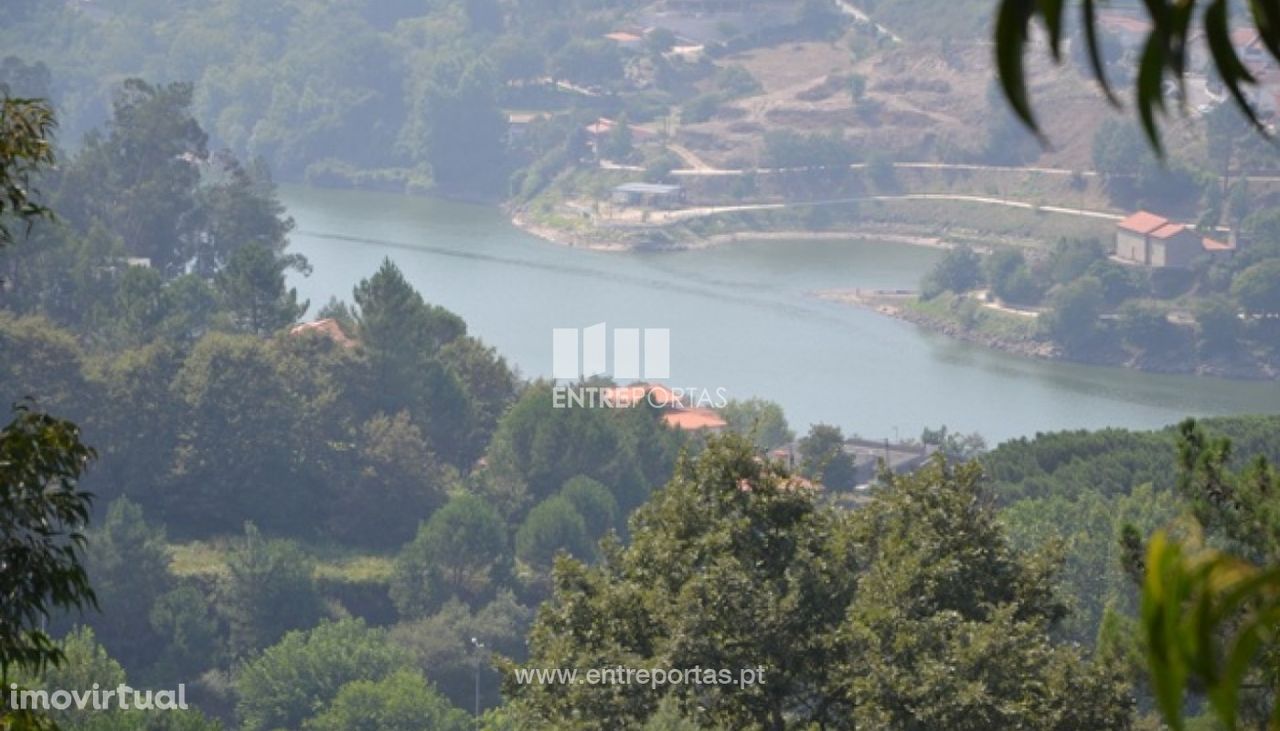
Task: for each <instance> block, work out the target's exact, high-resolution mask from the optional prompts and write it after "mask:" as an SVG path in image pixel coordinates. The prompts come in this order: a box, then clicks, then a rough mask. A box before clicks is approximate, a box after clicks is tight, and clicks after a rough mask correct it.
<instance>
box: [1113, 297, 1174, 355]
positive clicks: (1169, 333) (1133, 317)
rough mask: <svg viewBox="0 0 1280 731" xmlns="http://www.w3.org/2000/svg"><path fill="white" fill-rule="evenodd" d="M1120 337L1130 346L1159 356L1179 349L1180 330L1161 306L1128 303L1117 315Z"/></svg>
mask: <svg viewBox="0 0 1280 731" xmlns="http://www.w3.org/2000/svg"><path fill="white" fill-rule="evenodd" d="M1117 314H1118V315H1119V321H1118V323H1117V325H1118V328H1119V331H1120V336H1121V337H1122V338H1124V341H1125V342H1126V343H1128V344H1129V345H1131V346H1133V347H1135V348H1138V349H1139V350H1143V351H1145V352H1147V353H1148V354H1153V355H1158V354H1161V353H1166V352H1168V351H1169V350H1172V349H1173V348H1175V347H1177V345H1178V342H1179V339H1180V338H1179V335H1178V330H1177V327H1176V326H1175V325H1173V324H1172V323H1170V322H1169V317H1168V313H1166V312H1165V310H1164V309H1163V308H1161V307H1159V306H1154V305H1148V304H1143V303H1140V302H1126V303H1125V304H1124V305H1123V306H1122V307H1121V308H1120V311H1119V312H1118V313H1117Z"/></svg>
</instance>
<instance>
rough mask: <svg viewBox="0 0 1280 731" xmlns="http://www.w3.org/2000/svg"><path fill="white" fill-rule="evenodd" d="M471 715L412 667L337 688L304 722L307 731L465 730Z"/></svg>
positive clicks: (469, 726)
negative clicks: (454, 704) (450, 702)
mask: <svg viewBox="0 0 1280 731" xmlns="http://www.w3.org/2000/svg"><path fill="white" fill-rule="evenodd" d="M472 725H473V724H472V721H471V717H470V716H468V715H467V713H466V712H465V711H463V710H462V709H460V708H457V707H455V706H452V705H450V704H449V701H447V700H445V699H444V698H442V697H441V696H440V694H439V693H437V692H436V690H435V688H432V687H431V684H430V683H428V682H427V681H426V679H425V678H423V677H422V676H421V675H419V674H418V673H416V672H414V671H412V670H399V671H396V672H394V673H392V674H390V675H388V676H387V677H385V678H383V679H382V680H355V681H352V682H350V683H347V684H346V685H344V686H342V688H341V689H340V690H339V691H338V694H337V696H336V697H334V699H333V701H332V702H330V703H329V705H328V706H327V707H326V708H325V709H324V711H322V712H321V713H320V714H318V715H316V716H314V717H312V718H310V719H308V720H307V722H306V723H305V724H304V725H303V728H304V729H306V730H307V731H418V729H424V728H428V729H432V730H433V731H435V729H439V731H467V729H470V728H472Z"/></svg>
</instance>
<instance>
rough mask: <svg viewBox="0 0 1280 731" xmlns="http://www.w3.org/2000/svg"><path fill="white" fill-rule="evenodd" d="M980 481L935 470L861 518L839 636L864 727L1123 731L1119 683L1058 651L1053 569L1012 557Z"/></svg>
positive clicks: (971, 470)
mask: <svg viewBox="0 0 1280 731" xmlns="http://www.w3.org/2000/svg"><path fill="white" fill-rule="evenodd" d="M981 483H982V473H981V469H980V468H979V467H978V466H977V465H976V464H974V463H970V464H967V465H962V466H960V467H956V468H953V467H951V466H948V465H947V464H946V463H945V461H943V460H941V459H935V460H934V461H933V462H932V463H930V464H929V465H928V466H926V467H924V468H923V469H921V470H920V471H918V472H916V473H914V474H913V475H911V476H906V477H903V476H892V477H890V478H889V484H888V485H886V487H885V489H884V490H883V491H881V492H880V493H879V494H878V495H877V499H875V500H874V501H872V503H871V504H870V505H869V506H867V507H865V508H863V509H861V510H859V511H858V513H857V514H856V518H855V520H854V521H853V539H852V540H854V541H855V542H856V543H858V544H860V545H863V546H865V547H866V549H867V550H866V552H865V554H864V555H863V557H862V563H861V566H860V570H861V572H862V576H863V578H862V580H861V581H859V583H858V589H857V592H856V593H855V594H854V596H853V598H852V602H851V604H850V606H849V609H848V615H847V616H848V619H847V622H846V623H845V624H844V626H843V627H842V628H841V635H842V638H843V639H844V640H845V641H846V642H847V643H848V644H847V645H846V650H845V651H846V652H847V653H848V654H847V655H845V657H846V658H847V659H846V660H845V661H844V664H843V668H842V671H843V676H844V677H845V678H846V682H847V683H848V688H849V693H850V696H851V697H852V698H854V699H856V704H855V708H854V711H853V713H854V720H855V722H856V724H857V727H858V728H867V727H873V728H948V729H985V728H1034V729H1075V728H1097V729H1123V728H1128V727H1129V725H1130V723H1131V716H1132V711H1133V708H1132V699H1131V698H1130V697H1129V693H1128V690H1127V688H1126V687H1125V684H1124V683H1123V682H1122V681H1121V678H1120V676H1119V674H1118V672H1117V671H1116V670H1115V669H1112V668H1108V667H1105V666H1095V665H1093V664H1091V663H1090V662H1089V661H1087V660H1086V659H1085V658H1084V657H1082V655H1081V653H1080V652H1079V650H1077V649H1075V648H1073V647H1071V646H1070V645H1055V644H1053V642H1052V641H1051V635H1050V632H1051V630H1052V629H1053V628H1054V626H1055V625H1056V624H1057V623H1058V621H1059V620H1061V619H1062V617H1063V616H1064V614H1065V608H1064V607H1063V605H1062V604H1061V603H1060V600H1059V599H1058V597H1057V596H1056V594H1055V580H1054V578H1055V577H1054V573H1055V569H1056V563H1057V562H1056V561H1055V560H1053V558H1052V557H1051V556H1047V555H1043V554H1041V555H1035V554H1032V555H1024V554H1019V553H1018V552H1016V551H1015V550H1013V549H1012V547H1011V546H1010V545H1009V543H1008V541H1007V540H1006V538H1005V536H1004V533H1003V530H1002V528H1001V526H1000V523H999V521H998V519H997V516H996V513H995V511H994V510H993V509H992V507H991V505H990V503H989V502H987V501H986V500H985V499H984V496H983V488H982V486H981Z"/></svg>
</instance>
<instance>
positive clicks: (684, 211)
mask: <svg viewBox="0 0 1280 731" xmlns="http://www.w3.org/2000/svg"><path fill="white" fill-rule="evenodd" d="M910 200H918V201H960V202H964V203H980V204H985V205H993V206H1005V207H1007V208H1020V209H1023V210H1035V211H1043V212H1045V213H1058V214H1063V215H1067V216H1077V217H1081V218H1093V219H1100V220H1104V221H1119V220H1121V219H1122V218H1124V216H1122V215H1120V214H1117V213H1113V212H1111V211H1098V210H1090V209H1087V208H1069V207H1066V206H1037V205H1036V204H1034V203H1027V202H1026V201H1017V200H1010V199H1008V198H993V197H989V196H980V195H960V194H950V193H904V194H902V195H864V196H856V197H852V198H831V199H827V200H817V201H789V202H785V203H743V204H739V205H732V206H694V207H691V208H681V209H680V210H676V211H654V212H652V213H650V215H649V219H648V221H647V222H645V223H639V222H636V223H621V222H608V221H606V223H608V224H609V225H614V226H652V225H658V224H664V223H673V222H676V221H687V220H689V219H693V218H702V217H705V216H714V215H717V214H721V213H738V212H742V211H772V210H781V209H785V208H804V207H809V206H835V205H841V204H849V203H859V202H864V201H910Z"/></svg>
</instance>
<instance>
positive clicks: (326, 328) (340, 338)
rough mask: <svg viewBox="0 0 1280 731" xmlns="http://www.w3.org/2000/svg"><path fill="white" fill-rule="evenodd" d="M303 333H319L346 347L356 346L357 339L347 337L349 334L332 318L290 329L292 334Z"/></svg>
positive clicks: (305, 323)
mask: <svg viewBox="0 0 1280 731" xmlns="http://www.w3.org/2000/svg"><path fill="white" fill-rule="evenodd" d="M302 333H319V334H320V335H323V336H325V337H327V338H329V339H330V340H332V341H333V342H335V343H337V344H338V345H341V346H342V347H344V348H354V347H355V346H356V341H354V340H352V339H351V338H349V337H347V334H346V333H344V332H342V326H341V325H339V324H338V321H337V320H334V319H332V318H325V319H323V320H316V321H314V322H304V323H302V324H300V325H294V326H293V327H292V328H290V330H289V334H290V335H301V334H302Z"/></svg>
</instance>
